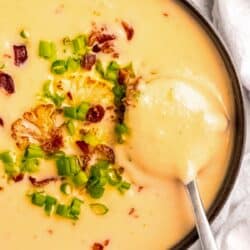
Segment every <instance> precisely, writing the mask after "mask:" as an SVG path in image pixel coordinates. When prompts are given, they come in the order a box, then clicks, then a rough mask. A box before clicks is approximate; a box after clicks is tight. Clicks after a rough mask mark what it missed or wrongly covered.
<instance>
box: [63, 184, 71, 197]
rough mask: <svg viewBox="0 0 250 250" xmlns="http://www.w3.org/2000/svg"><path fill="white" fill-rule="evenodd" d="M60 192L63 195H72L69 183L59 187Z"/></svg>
mask: <svg viewBox="0 0 250 250" xmlns="http://www.w3.org/2000/svg"><path fill="white" fill-rule="evenodd" d="M60 190H61V192H62V193H63V194H65V195H70V194H71V193H72V186H71V185H70V184H69V183H67V182H65V183H62V185H61V186H60Z"/></svg>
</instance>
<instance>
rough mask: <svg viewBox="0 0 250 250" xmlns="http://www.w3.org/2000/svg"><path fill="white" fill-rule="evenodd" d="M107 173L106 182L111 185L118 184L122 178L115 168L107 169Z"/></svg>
mask: <svg viewBox="0 0 250 250" xmlns="http://www.w3.org/2000/svg"><path fill="white" fill-rule="evenodd" d="M107 175H108V182H109V184H110V185H112V186H116V185H118V184H119V183H120V182H121V180H122V177H121V175H119V174H118V172H117V170H116V169H109V170H108V174H107Z"/></svg>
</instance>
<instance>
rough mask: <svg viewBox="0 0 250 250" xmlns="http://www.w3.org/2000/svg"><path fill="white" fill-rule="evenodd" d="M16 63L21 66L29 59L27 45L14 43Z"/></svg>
mask: <svg viewBox="0 0 250 250" xmlns="http://www.w3.org/2000/svg"><path fill="white" fill-rule="evenodd" d="M13 50H14V54H15V65H16V66H20V65H21V64H23V63H25V62H26V60H27V59H28V52H27V49H26V46H25V45H14V46H13Z"/></svg>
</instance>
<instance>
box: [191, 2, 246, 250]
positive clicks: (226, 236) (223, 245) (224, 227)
mask: <svg viewBox="0 0 250 250" xmlns="http://www.w3.org/2000/svg"><path fill="white" fill-rule="evenodd" d="M192 2H193V3H194V4H197V6H199V7H201V11H202V12H203V13H204V14H205V15H207V16H208V17H210V18H211V20H212V22H213V23H214V25H215V26H216V27H217V29H218V30H219V32H220V33H221V35H222V37H223V38H224V40H225V42H226V44H227V46H228V47H229V49H230V51H231V54H232V55H233V58H234V60H235V62H236V66H237V67H238V71H239V75H240V78H241V82H242V84H243V86H244V88H245V92H246V93H247V94H248V95H249V93H250V26H249V25H250V0H214V1H212V0H192ZM210 10H211V11H210ZM248 90H249V92H248ZM249 96H250V95H249ZM249 104H250V103H249V100H247V98H246V106H249ZM247 113H248V114H247V118H248V121H249V118H250V115H249V109H248V110H247ZM249 129H250V125H249V122H248V131H249ZM247 142H248V143H247V147H246V153H245V155H244V158H243V159H244V160H243V163H242V169H241V173H240V176H239V179H238V181H237V184H236V186H235V188H234V190H233V192H232V194H231V196H230V198H229V200H228V202H227V203H226V205H225V207H224V208H223V210H222V211H221V213H220V215H219V216H218V218H217V219H216V220H215V222H214V224H213V231H214V235H215V236H216V241H217V244H218V248H219V249H220V250H250V236H249V235H250V140H249V139H247ZM248 152H249V153H248ZM191 249H192V250H200V249H201V246H200V244H199V242H197V243H196V244H195V245H194V246H193V247H192V248H191Z"/></svg>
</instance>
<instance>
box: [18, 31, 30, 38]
mask: <svg viewBox="0 0 250 250" xmlns="http://www.w3.org/2000/svg"><path fill="white" fill-rule="evenodd" d="M20 36H21V37H22V38H24V39H27V38H29V37H30V34H29V33H28V32H27V31H25V30H21V32H20Z"/></svg>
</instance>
